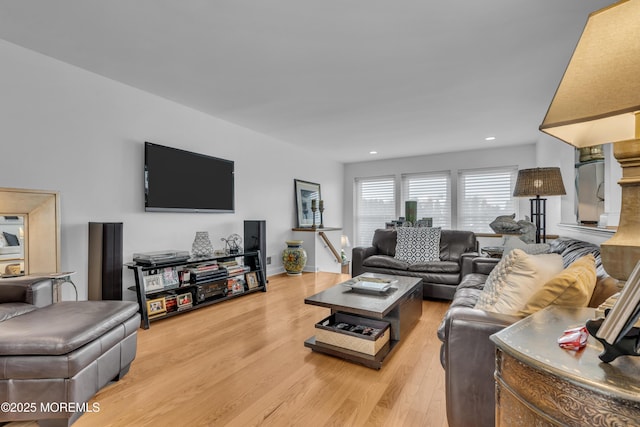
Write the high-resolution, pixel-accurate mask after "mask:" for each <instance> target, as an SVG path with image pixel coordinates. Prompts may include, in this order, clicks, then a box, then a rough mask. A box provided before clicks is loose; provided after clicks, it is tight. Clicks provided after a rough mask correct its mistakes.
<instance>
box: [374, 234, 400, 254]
mask: <svg viewBox="0 0 640 427" xmlns="http://www.w3.org/2000/svg"><path fill="white" fill-rule="evenodd" d="M396 242H397V233H396V230H395V229H393V228H388V229H387V228H385V229H377V230H376V231H375V233H373V240H372V241H371V246H373V247H374V248H376V253H377V254H379V255H388V256H395V255H396V244H397V243H396Z"/></svg>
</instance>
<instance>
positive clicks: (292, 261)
mask: <svg viewBox="0 0 640 427" xmlns="http://www.w3.org/2000/svg"><path fill="white" fill-rule="evenodd" d="M285 243H286V244H287V248H286V249H285V250H284V251H282V264H283V265H284V270H285V271H286V272H287V274H288V275H290V276H299V275H300V274H302V270H303V269H304V266H305V264H306V263H307V251H305V250H304V248H303V247H302V243H303V241H302V240H287V241H286V242H285Z"/></svg>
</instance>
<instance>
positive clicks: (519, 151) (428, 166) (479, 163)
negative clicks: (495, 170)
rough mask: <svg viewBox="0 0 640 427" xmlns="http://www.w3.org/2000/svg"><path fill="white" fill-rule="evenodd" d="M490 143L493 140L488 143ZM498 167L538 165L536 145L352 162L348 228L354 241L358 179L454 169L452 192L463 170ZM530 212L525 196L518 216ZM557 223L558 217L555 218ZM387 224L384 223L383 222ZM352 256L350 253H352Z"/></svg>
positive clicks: (347, 176) (346, 175)
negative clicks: (355, 197)
mask: <svg viewBox="0 0 640 427" xmlns="http://www.w3.org/2000/svg"><path fill="white" fill-rule="evenodd" d="M487 145H489V143H487ZM498 166H517V167H518V168H520V169H524V168H532V167H536V147H535V144H533V143H532V144H527V145H519V146H510V147H499V148H490V147H487V148H485V149H481V150H472V151H463V152H453V153H445V154H434V155H425V156H416V157H407V158H398V159H392V160H379V161H369V162H360V163H349V164H346V165H345V170H344V194H345V201H344V208H345V210H344V213H345V214H344V218H343V223H344V231H345V234H347V236H349V240H350V241H351V242H354V241H355V239H354V215H355V210H354V209H355V205H354V180H355V179H356V178H364V177H375V176H389V175H395V176H396V182H400V179H401V177H400V176H401V175H402V174H405V173H418V172H432V171H445V170H450V171H451V177H452V183H451V190H452V192H454V191H456V187H457V174H458V170H461V169H476V168H488V167H498ZM525 215H529V199H521V200H520V204H519V212H517V217H518V219H520V218H524V216H525ZM555 220H556V222H557V219H555ZM380 226H381V227H384V224H380ZM349 256H350V255H349Z"/></svg>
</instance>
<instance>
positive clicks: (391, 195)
mask: <svg viewBox="0 0 640 427" xmlns="http://www.w3.org/2000/svg"><path fill="white" fill-rule="evenodd" d="M395 218H396V198H395V179H394V177H393V176H391V177H378V178H362V179H356V218H355V219H356V227H355V230H356V235H355V240H356V245H357V246H370V245H371V239H372V238H373V233H374V231H375V230H376V229H378V228H384V227H385V222H387V221H391V220H393V219H395Z"/></svg>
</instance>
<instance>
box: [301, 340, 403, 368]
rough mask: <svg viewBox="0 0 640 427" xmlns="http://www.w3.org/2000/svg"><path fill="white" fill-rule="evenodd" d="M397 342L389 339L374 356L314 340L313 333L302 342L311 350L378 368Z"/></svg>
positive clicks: (398, 342)
mask: <svg viewBox="0 0 640 427" xmlns="http://www.w3.org/2000/svg"><path fill="white" fill-rule="evenodd" d="M398 344H400V341H398V340H390V341H389V342H388V343H387V344H385V345H384V347H382V348H381V349H380V351H378V353H376V355H375V356H371V355H368V354H365V353H360V352H357V351H353V350H349V349H347V348H342V347H336V346H333V345H330V344H324V343H319V342H316V337H315V335H314V336H312V337H311V338H309V339H307V340H306V341H305V342H304V346H305V347H307V348H310V349H311V350H313V351H316V352H318V353H324V354H328V355H331V356H335V357H340V358H341V359H345V360H348V361H350V362H355V363H359V364H361V365H364V366H366V367H368V368H373V369H380V368H381V367H382V363H383V362H384V359H386V358H387V356H389V355H390V354H391V353H392V352H393V350H394V349H395V348H396V346H397V345H398Z"/></svg>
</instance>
